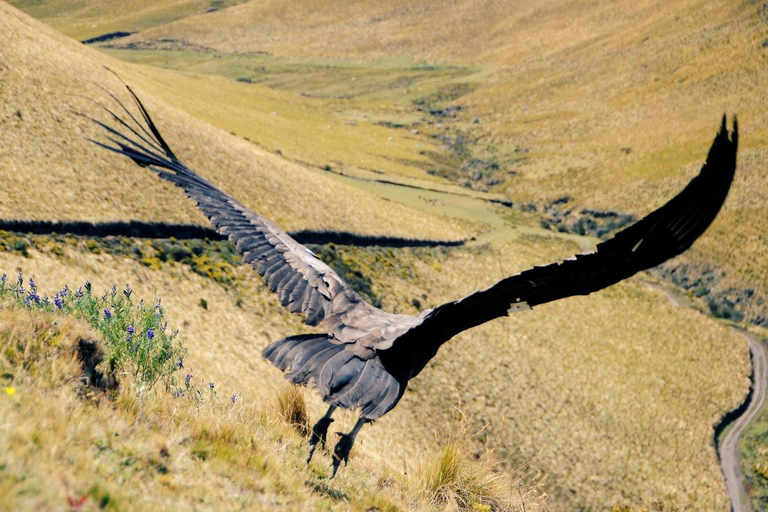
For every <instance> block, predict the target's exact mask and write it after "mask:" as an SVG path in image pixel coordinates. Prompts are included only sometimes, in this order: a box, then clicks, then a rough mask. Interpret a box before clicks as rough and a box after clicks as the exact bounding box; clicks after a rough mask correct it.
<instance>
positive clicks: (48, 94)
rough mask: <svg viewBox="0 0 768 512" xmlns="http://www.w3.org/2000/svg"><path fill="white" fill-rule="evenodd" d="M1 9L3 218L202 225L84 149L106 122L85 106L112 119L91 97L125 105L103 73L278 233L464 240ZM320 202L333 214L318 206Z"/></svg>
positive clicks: (179, 205)
mask: <svg viewBox="0 0 768 512" xmlns="http://www.w3.org/2000/svg"><path fill="white" fill-rule="evenodd" d="M0 9H2V16H1V17H2V20H0V24H2V34H3V36H2V37H3V38H4V39H5V40H6V41H8V42H9V44H6V45H3V61H2V64H0V66H3V73H2V77H0V80H1V81H2V87H1V88H0V109H2V111H1V113H0V118H1V119H2V122H3V125H4V128H3V133H4V136H3V138H2V139H1V140H0V176H2V179H3V183H4V187H3V189H2V191H0V215H2V217H4V218H17V219H18V218H24V219H69V220H84V219H87V220H89V221H108V220H128V219H136V220H142V221H163V222H181V223H190V222H192V223H197V224H204V223H205V222H206V221H205V219H204V218H203V217H202V216H201V215H200V214H199V213H198V212H197V211H196V209H195V208H194V205H192V204H191V203H190V202H189V201H187V200H186V199H185V198H184V197H183V195H179V194H175V193H170V191H171V190H173V188H172V187H171V186H169V185H167V184H164V183H162V182H161V181H160V180H158V179H156V178H154V177H153V176H152V175H151V174H150V173H144V172H137V171H138V169H136V168H135V166H133V165H132V164H130V162H127V161H121V160H120V159H115V158H113V157H112V156H110V155H109V154H108V153H107V152H105V151H104V150H102V149H99V148H97V147H96V146H95V145H94V144H92V143H90V142H89V141H88V140H87V138H94V139H101V140H104V137H105V133H104V132H103V131H102V130H101V129H100V128H98V127H97V126H96V125H95V123H93V122H91V121H90V120H89V119H88V118H87V117H85V116H91V117H95V118H98V119H103V120H106V119H107V118H108V115H107V114H106V113H105V112H104V111H103V110H101V109H100V108H99V107H98V106H97V105H96V104H95V103H94V100H96V101H98V102H99V103H101V104H102V105H109V106H110V107H111V108H113V109H114V108H117V107H116V105H115V104H114V102H113V101H112V100H111V99H110V98H109V97H108V95H107V93H106V92H105V91H103V90H101V89H100V87H99V86H101V87H104V88H106V89H107V90H108V91H110V92H112V93H113V94H120V95H121V98H122V100H123V101H127V100H128V98H127V97H126V95H125V93H124V92H123V86H122V85H121V84H120V82H119V81H118V80H117V79H116V78H115V76H114V75H112V74H111V73H110V72H109V71H108V70H106V69H105V68H104V66H109V67H110V68H112V69H114V70H116V71H118V72H119V73H120V75H121V77H122V78H123V79H125V80H128V81H129V82H131V84H134V85H135V86H136V87H137V89H138V91H139V93H140V94H141V95H142V97H143V98H145V99H146V102H147V103H148V106H149V107H150V108H151V109H152V111H153V112H154V113H155V116H156V117H157V121H158V123H160V125H161V126H162V128H163V132H164V134H165V135H166V138H167V139H168V140H169V141H172V142H171V143H172V144H173V145H174V147H175V148H176V150H177V151H178V152H180V154H184V160H185V161H186V162H187V164H188V165H190V166H191V167H192V168H195V169H198V170H199V171H200V173H201V174H203V175H206V176H208V177H211V179H212V180H213V181H214V182H215V183H221V184H223V185H222V186H223V187H224V188H225V189H228V190H238V194H237V195H238V198H239V199H240V200H241V201H243V202H244V203H245V204H247V205H252V206H253V207H254V208H255V209H257V210H258V211H259V212H261V213H263V214H264V215H267V216H268V217H269V218H271V219H272V220H274V221H275V222H277V223H278V224H280V225H281V226H283V227H284V228H286V229H289V230H293V229H320V230H322V229H333V230H342V231H350V232H357V233H369V234H381V235H384V234H388V235H395V236H405V237H415V238H437V239H446V238H447V239H452V238H453V239H456V238H462V237H464V236H466V235H467V234H468V233H469V231H468V230H467V229H466V228H465V227H464V226H462V225H459V224H457V223H456V222H453V221H451V220H448V219H440V218H437V217H435V216H433V215H427V214H422V213H419V212H417V211H414V210H412V209H408V208H405V209H404V208H402V207H400V206H398V205H397V204H393V203H391V202H389V201H384V200H381V199H379V198H377V197H375V196H373V195H371V194H366V193H364V192H360V191H357V190H355V189H352V188H350V187H348V186H345V185H343V184H340V183H338V182H336V181H333V180H331V179H329V178H328V177H326V176H323V175H322V173H321V172H317V171H312V170H310V169H307V168H305V167H303V166H299V165H295V164H293V163H291V162H289V161H286V160H285V159H283V158H281V157H279V156H277V155H273V154H269V153H266V152H265V151H263V150H260V149H259V148H258V147H256V146H254V145H253V144H251V143H249V142H248V141H246V140H243V139H241V138H237V137H234V136H232V135H230V134H227V133H224V132H222V131H220V130H217V129H215V128H213V127H211V126H210V125H207V124H205V123H202V122H200V121H197V120H195V119H194V118H192V117H190V116H189V115H188V114H184V113H182V112H180V111H178V110H174V109H172V108H169V107H167V106H163V105H162V104H160V103H158V102H157V101H155V100H154V99H153V95H152V93H151V92H150V91H152V90H153V87H155V88H158V89H160V90H161V91H162V90H163V89H162V88H160V87H158V85H157V81H156V80H153V77H152V74H151V73H149V76H143V75H144V73H143V70H136V69H134V68H132V67H129V66H124V65H122V64H121V63H119V62H117V61H114V60H113V59H110V58H107V57H104V56H102V55H99V54H97V53H96V52H94V51H92V50H90V49H88V48H86V47H83V46H82V45H80V44H78V43H75V42H74V41H72V40H70V39H67V38H65V37H63V36H61V35H59V34H57V33H55V32H53V31H52V30H50V29H46V28H45V27H44V26H42V25H41V24H39V23H37V22H34V21H33V20H31V19H30V18H28V17H26V16H24V15H22V14H21V13H20V12H18V11H16V10H13V9H12V8H10V7H8V6H7V4H0ZM10 41H14V43H13V44H11V43H10ZM179 130H181V131H179ZM285 176H290V178H289V179H286V178H284V177H285ZM72 183H77V184H78V185H77V186H76V187H73V186H71V184H72ZM227 184H228V185H227ZM329 198H332V205H326V202H327V201H328V199H329ZM318 205H319V206H318ZM361 212H363V213H364V214H363V215H361Z"/></svg>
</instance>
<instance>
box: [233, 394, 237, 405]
mask: <svg viewBox="0 0 768 512" xmlns="http://www.w3.org/2000/svg"><path fill="white" fill-rule="evenodd" d="M235 402H237V393H235V394H234V395H232V403H235Z"/></svg>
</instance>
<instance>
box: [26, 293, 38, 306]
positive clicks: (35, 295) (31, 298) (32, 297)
mask: <svg viewBox="0 0 768 512" xmlns="http://www.w3.org/2000/svg"><path fill="white" fill-rule="evenodd" d="M28 300H33V301H35V304H40V296H39V295H38V294H36V293H35V291H34V290H30V291H29V296H28Z"/></svg>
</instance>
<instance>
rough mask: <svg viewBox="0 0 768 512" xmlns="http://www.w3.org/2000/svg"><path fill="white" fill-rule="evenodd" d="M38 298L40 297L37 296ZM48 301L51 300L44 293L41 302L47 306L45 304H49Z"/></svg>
mask: <svg viewBox="0 0 768 512" xmlns="http://www.w3.org/2000/svg"><path fill="white" fill-rule="evenodd" d="M39 298H40V297H38V299H39ZM50 303H51V301H50V300H48V296H47V295H46V296H45V297H43V304H45V305H46V306H47V305H49V304H50ZM38 304H39V302H38Z"/></svg>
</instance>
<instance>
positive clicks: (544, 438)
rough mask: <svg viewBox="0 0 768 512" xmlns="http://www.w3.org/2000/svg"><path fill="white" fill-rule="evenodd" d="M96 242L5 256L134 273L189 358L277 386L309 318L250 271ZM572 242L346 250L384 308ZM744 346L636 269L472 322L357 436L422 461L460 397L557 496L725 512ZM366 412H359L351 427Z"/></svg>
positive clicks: (33, 263) (480, 436)
mask: <svg viewBox="0 0 768 512" xmlns="http://www.w3.org/2000/svg"><path fill="white" fill-rule="evenodd" d="M94 242H95V243H89V242H88V241H87V240H85V239H72V238H58V239H56V238H50V237H29V238H28V241H27V244H28V246H29V247H28V249H27V254H28V256H27V257H24V256H23V255H21V254H19V253H18V252H4V253H0V269H3V271H6V270H5V269H9V270H8V271H9V272H14V271H15V269H23V271H24V272H25V273H26V274H28V275H29V276H31V277H33V278H34V279H35V280H36V281H38V282H43V281H45V282H47V283H49V284H48V286H50V289H51V290H56V289H59V288H60V287H61V286H63V284H65V283H79V282H83V281H84V280H85V279H91V280H92V281H93V286H94V289H95V290H101V289H104V288H110V287H111V284H112V283H122V282H124V281H125V282H129V283H131V286H132V287H133V288H134V294H135V296H136V297H151V296H153V294H154V293H157V295H158V297H160V298H162V304H163V307H164V310H165V311H166V314H167V315H168V317H169V318H170V319H172V322H173V323H172V326H171V327H172V328H173V327H174V326H176V327H180V328H181V329H182V333H183V334H184V336H185V337H186V339H187V341H186V348H187V350H188V355H187V356H186V358H185V367H186V368H187V369H188V371H189V372H190V373H192V374H194V375H195V376H197V377H200V378H201V379H203V382H204V383H207V382H215V383H216V386H217V389H221V390H227V391H226V396H229V394H230V393H233V392H237V393H238V396H240V397H242V399H243V400H245V401H249V402H250V401H255V402H259V403H263V402H264V401H265V400H268V397H269V396H271V395H273V394H274V390H275V387H276V384H277V382H279V381H280V376H279V372H277V371H276V370H274V369H273V368H271V367H269V365H268V364H267V363H265V362H264V361H263V360H262V359H261V358H260V357H259V352H260V350H261V349H262V347H263V346H265V344H266V343H267V342H268V341H270V340H274V339H277V338H278V337H281V336H284V335H286V334H290V333H295V332H302V331H303V330H304V328H303V327H302V326H301V324H300V323H299V321H298V319H297V318H296V317H294V316H292V315H289V314H287V313H285V312H284V311H283V310H282V309H281V308H279V306H278V304H277V301H276V300H275V298H274V297H273V296H272V295H271V294H269V293H268V291H267V290H266V288H265V287H264V286H263V285H262V284H261V283H260V282H259V280H258V279H257V278H256V276H255V275H254V273H253V272H252V271H250V269H248V268H245V267H243V266H235V267H234V268H232V269H231V272H232V273H233V275H234V276H235V278H234V279H233V280H232V282H230V283H229V284H227V283H226V282H222V281H221V280H216V279H215V275H213V274H207V273H199V272H197V271H195V269H194V268H192V267H190V266H187V265H186V264H183V263H182V264H180V263H174V262H172V261H168V262H167V263H162V264H154V265H153V264H152V263H151V262H146V261H144V262H142V260H141V259H140V258H141V257H140V256H139V255H138V254H137V251H135V250H134V249H133V247H134V246H138V247H140V248H141V250H140V254H144V255H147V254H151V253H152V250H151V249H150V248H148V247H146V245H145V243H144V245H143V244H142V242H140V241H137V242H132V241H129V240H126V241H123V242H120V241H118V240H115V241H113V242H106V243H102V242H96V241H94ZM125 244H127V246H125V247H123V245H125ZM512 248H514V251H512V250H511V249H512ZM573 249H574V247H573V246H572V245H571V244H570V243H561V242H557V240H556V239H546V238H545V239H542V238H538V237H533V238H529V237H526V238H525V239H524V240H522V241H519V242H517V243H515V244H514V245H512V246H510V247H509V248H508V249H507V250H505V251H503V252H496V251H491V250H488V249H485V250H481V251H477V250H467V249H452V250H450V251H448V252H444V251H438V250H434V249H418V250H413V249H402V250H385V249H378V250H377V249H354V250H353V249H344V250H341V252H340V256H339V257H341V258H343V260H344V261H346V262H347V265H351V266H352V267H353V268H356V269H358V270H360V271H362V272H363V273H364V275H368V276H375V282H374V287H373V293H374V294H376V296H377V297H379V298H380V299H381V300H382V302H383V306H384V307H385V308H386V309H389V310H394V311H400V312H414V311H415V308H414V305H413V303H414V299H416V300H418V301H419V302H421V303H422V304H423V305H429V304H435V303H441V302H442V301H444V300H448V299H450V298H455V297H457V296H461V295H463V294H465V293H468V292H469V291H471V290H473V289H475V288H477V287H479V286H482V285H485V284H489V282H490V281H492V280H493V276H488V275H487V272H486V270H485V269H488V268H497V267H498V266H499V264H501V265H502V266H503V268H504V269H505V270H506V271H510V272H512V271H515V270H518V269H521V268H524V267H526V266H529V265H530V264H532V263H533V262H534V261H540V260H541V258H542V257H546V258H556V257H557V256H558V255H563V254H565V253H569V252H571V251H573ZM211 250H212V251H213V252H215V251H216V249H215V248H214V249H211ZM542 254H543V256H542ZM179 290H183V293H179ZM600 326H602V327H600ZM624 333H631V335H630V336H627V335H625V334H624ZM745 350H746V349H745V347H744V345H743V343H740V342H739V340H738V337H737V336H735V335H733V334H731V332H730V331H729V330H728V329H726V328H724V327H723V326H721V325H719V324H717V323H716V322H714V321H711V320H707V319H706V318H704V317H701V316H700V315H698V314H695V313H691V312H689V311H686V310H680V309H679V308H675V307H674V306H672V305H671V304H669V303H668V302H667V301H666V299H665V298H664V297H663V296H659V295H658V294H657V293H654V292H651V291H649V290H647V289H646V288H644V286H643V285H641V284H639V283H630V284H627V285H622V286H620V287H617V288H616V289H613V290H610V291H608V292H605V293H601V294H598V295H596V296H594V297H590V298H584V299H574V300H569V301H565V302H563V303H562V304H559V305H551V306H547V307H541V308H538V309H537V310H536V311H534V312H532V313H530V314H525V315H518V316H516V317H511V318H509V319H508V320H504V321H499V322H495V323H491V324H489V325H487V326H484V327H482V328H479V329H476V330H474V331H472V332H469V333H465V334H463V335H462V336H460V337H459V338H457V339H456V340H454V342H452V343H450V344H449V345H447V346H446V347H445V348H444V349H443V350H442V351H441V353H440V354H439V355H438V357H437V359H436V360H435V363H434V364H433V365H431V366H430V367H429V368H428V369H427V370H426V371H425V372H424V374H423V375H421V376H419V378H417V379H416V380H415V381H414V382H413V383H412V386H411V387H410V388H409V391H408V392H407V393H406V395H405V397H404V398H403V401H402V402H401V404H400V405H399V406H398V407H397V409H396V410H395V411H394V412H392V413H391V414H389V415H387V416H386V417H385V418H383V419H382V420H380V421H379V422H377V423H376V424H375V425H373V426H371V427H368V428H366V429H365V430H364V432H363V434H361V438H360V441H361V446H360V451H361V452H365V453H367V454H368V455H366V456H367V457H372V458H374V460H379V462H378V464H379V465H382V460H386V461H387V464H385V466H386V467H388V468H390V469H389V471H392V472H393V473H398V474H402V473H407V474H408V475H411V476H412V475H413V474H414V472H416V471H417V468H418V467H419V463H418V461H419V460H420V454H421V453H422V452H423V451H424V450H425V449H428V448H430V447H435V448H436V447H438V446H439V443H440V440H441V439H443V438H441V437H438V438H437V439H436V438H435V434H434V433H435V432H446V431H449V430H451V428H453V427H452V425H455V420H454V417H453V414H452V411H453V410H454V407H456V406H457V405H458V406H459V407H460V408H461V410H463V411H464V414H465V415H466V417H467V419H468V421H469V428H470V432H471V433H476V434H475V435H474V437H473V438H472V440H471V441H470V443H471V445H470V448H469V450H470V453H474V452H480V453H481V452H482V451H483V446H485V445H486V444H487V445H488V446H490V447H494V448H495V449H496V450H497V453H498V454H499V456H500V457H501V459H502V460H504V461H506V464H507V465H508V467H511V468H518V467H524V466H526V465H528V464H529V463H531V462H532V461H533V463H534V464H535V465H536V467H538V468H539V469H540V470H541V471H544V472H545V473H546V474H548V475H549V477H548V479H547V480H546V481H545V483H544V485H543V487H542V489H543V490H545V491H546V492H547V493H549V494H551V495H552V499H551V500H550V505H552V506H555V507H557V506H561V507H564V508H566V509H568V508H572V507H573V506H575V504H582V505H586V506H590V507H593V508H598V509H599V508H600V507H602V506H603V505H604V504H606V503H607V504H609V505H613V504H617V505H625V504H631V505H641V504H646V506H647V505H648V504H650V503H651V502H653V501H654V500H662V501H664V502H667V503H670V504H674V505H677V506H680V507H681V508H682V509H684V510H713V509H725V508H726V503H727V501H726V498H725V493H724V487H723V484H722V482H721V476H720V471H719V468H718V466H717V459H716V456H715V453H714V450H713V448H712V444H711V443H712V438H711V436H712V425H713V424H714V423H715V422H716V421H717V419H718V417H719V416H720V415H721V414H722V413H724V412H725V411H726V410H728V409H730V408H732V407H733V406H734V405H735V404H736V403H737V402H738V401H739V400H740V399H741V397H742V396H743V394H744V393H745V391H746V387H747V379H746V375H747V373H748V362H747V361H748V359H747V358H746V356H745ZM683 361H684V362H685V364H684V365H683V364H681V362H683ZM734 374H736V375H741V377H740V378H738V379H734V378H733V375H734ZM502 376H503V377H502ZM230 390H231V391H230ZM222 392H223V391H222ZM308 399H309V404H310V411H311V413H312V416H314V417H317V416H318V415H319V414H321V413H322V409H323V407H322V404H321V403H319V400H317V398H316V397H315V396H314V394H312V393H308ZM353 420H354V416H353V415H351V414H348V415H345V416H344V417H343V422H342V424H341V426H342V427H345V426H349V425H351V423H352V421H353ZM443 440H444V439H443ZM296 443H297V445H296V448H295V450H296V452H297V455H296V457H298V452H300V445H301V443H300V442H299V441H296ZM379 458H383V459H379ZM325 462H327V461H323V462H322V463H321V462H318V465H320V466H323V464H324V463H325ZM323 467H324V466H323ZM289 468H290V467H289ZM286 471H289V472H290V471H292V470H290V469H288V470H286ZM349 475H350V476H348V478H354V477H352V476H351V475H352V473H350V474H349ZM694 475H695V476H694ZM691 482H694V483H693V484H692V483H691ZM406 508H410V506H406Z"/></svg>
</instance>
